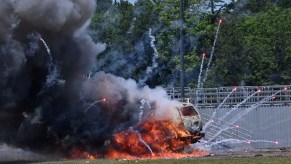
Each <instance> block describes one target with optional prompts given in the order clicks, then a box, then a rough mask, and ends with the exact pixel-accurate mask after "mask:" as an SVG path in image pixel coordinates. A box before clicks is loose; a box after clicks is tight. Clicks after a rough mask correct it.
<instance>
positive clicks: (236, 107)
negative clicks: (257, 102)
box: [221, 90, 261, 120]
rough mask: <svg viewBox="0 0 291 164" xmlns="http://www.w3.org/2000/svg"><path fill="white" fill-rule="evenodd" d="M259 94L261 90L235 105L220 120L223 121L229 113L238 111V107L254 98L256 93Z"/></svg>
mask: <svg viewBox="0 0 291 164" xmlns="http://www.w3.org/2000/svg"><path fill="white" fill-rule="evenodd" d="M259 92H261V90H257V91H256V92H255V93H253V94H251V95H250V96H248V97H247V98H246V99H244V100H243V101H242V102H240V103H239V104H236V106H235V107H233V108H232V109H231V110H230V111H228V112H227V113H226V114H225V115H224V116H223V117H222V118H221V120H224V119H225V118H226V117H227V116H228V115H229V114H230V113H232V112H233V111H235V110H236V109H238V107H240V106H241V105H242V104H244V103H245V102H247V101H248V100H249V99H250V98H251V97H253V96H255V95H256V94H257V93H259Z"/></svg>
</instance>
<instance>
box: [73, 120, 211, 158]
mask: <svg viewBox="0 0 291 164" xmlns="http://www.w3.org/2000/svg"><path fill="white" fill-rule="evenodd" d="M196 137H199V136H193V135H191V134H190V133H189V132H188V131H186V130H185V129H184V127H183V126H181V125H178V126H177V125H176V124H175V123H173V122H171V121H168V120H163V121H146V122H144V123H142V124H140V125H139V126H138V127H136V128H135V129H128V130H125V131H123V132H120V133H117V134H115V135H113V136H112V138H111V140H110V143H109V144H108V145H106V148H105V154H104V155H100V154H99V155H92V154H89V153H87V152H85V153H84V152H81V151H74V152H73V155H72V158H76V157H78V158H82V157H83V158H88V159H96V158H100V157H102V158H108V159H129V160H133V159H158V158H186V157H197V156H205V155H208V153H207V152H205V151H200V150H191V151H188V152H184V151H183V148H184V147H186V146H188V145H190V144H191V139H195V138H196Z"/></svg>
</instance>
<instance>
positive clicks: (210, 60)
mask: <svg viewBox="0 0 291 164" xmlns="http://www.w3.org/2000/svg"><path fill="white" fill-rule="evenodd" d="M221 22H222V20H221V19H220V20H219V23H218V27H217V30H216V34H215V39H214V42H213V45H212V48H211V53H210V58H209V61H208V64H207V67H206V72H205V76H204V78H203V81H202V83H201V88H203V84H204V83H205V81H206V80H207V76H208V71H209V68H210V64H211V62H212V58H213V54H214V49H215V45H216V41H217V38H218V33H219V29H220V25H221Z"/></svg>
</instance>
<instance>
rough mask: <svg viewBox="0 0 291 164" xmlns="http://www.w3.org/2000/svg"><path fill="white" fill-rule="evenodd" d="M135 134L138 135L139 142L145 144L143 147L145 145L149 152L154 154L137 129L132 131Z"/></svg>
mask: <svg viewBox="0 0 291 164" xmlns="http://www.w3.org/2000/svg"><path fill="white" fill-rule="evenodd" d="M134 132H135V133H136V134H137V135H138V139H139V141H140V142H141V143H143V144H144V145H145V147H147V149H148V150H149V151H150V152H151V154H152V155H154V153H153V150H152V148H151V147H150V145H148V144H147V143H146V142H145V140H143V139H142V137H141V134H140V133H139V131H138V130H135V131H134Z"/></svg>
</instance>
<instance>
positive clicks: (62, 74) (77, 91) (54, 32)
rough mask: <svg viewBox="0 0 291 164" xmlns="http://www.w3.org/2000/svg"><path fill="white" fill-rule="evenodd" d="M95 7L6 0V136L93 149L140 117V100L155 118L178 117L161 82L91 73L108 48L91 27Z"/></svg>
mask: <svg viewBox="0 0 291 164" xmlns="http://www.w3.org/2000/svg"><path fill="white" fill-rule="evenodd" d="M95 7H96V6H95V1H94V0H61V1H60V0H21V1H20V0H19V1H17V0H2V1H1V4H0V14H1V16H0V79H1V81H0V129H1V131H0V143H5V144H8V145H13V146H16V147H20V148H23V149H28V150H31V151H37V152H40V153H56V154H61V155H66V153H67V152H69V151H70V150H72V149H74V148H78V149H82V150H86V151H89V152H90V151H94V150H95V149H98V148H99V147H102V146H103V145H104V141H105V140H106V139H108V138H109V137H110V136H111V135H112V134H114V133H116V132H120V131H121V130H125V129H127V128H129V127H133V126H134V125H136V123H138V122H139V121H140V120H139V116H138V115H139V113H140V105H141V103H140V101H141V100H146V101H147V102H148V103H149V104H150V106H151V108H152V109H157V110H156V111H155V115H156V117H157V118H160V119H166V117H172V115H171V114H170V115H169V111H168V109H170V108H171V107H172V106H173V105H175V104H176V102H173V101H170V100H169V99H168V98H167V94H166V92H165V91H164V90H163V89H162V88H156V89H150V88H148V87H144V88H139V87H138V86H137V84H136V82H135V81H134V80H131V79H127V80H126V79H123V78H121V77H116V76H114V75H111V74H106V73H105V72H98V73H96V74H95V75H93V76H92V77H86V76H85V75H86V74H88V73H89V72H90V70H92V69H94V68H96V65H95V63H97V62H96V57H97V55H98V54H99V53H100V52H102V51H103V50H105V48H106V46H105V45H104V44H101V43H98V44H96V43H94V42H93V41H92V39H91V37H90V36H89V35H88V34H87V31H86V27H87V25H88V24H89V23H90V18H91V17H92V16H93V14H94V10H95ZM41 39H43V40H44V42H41ZM45 44H47V46H48V47H46V46H45ZM117 69H118V68H117ZM103 99H106V100H105V101H102V100H103ZM157 100H158V101H157Z"/></svg>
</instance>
